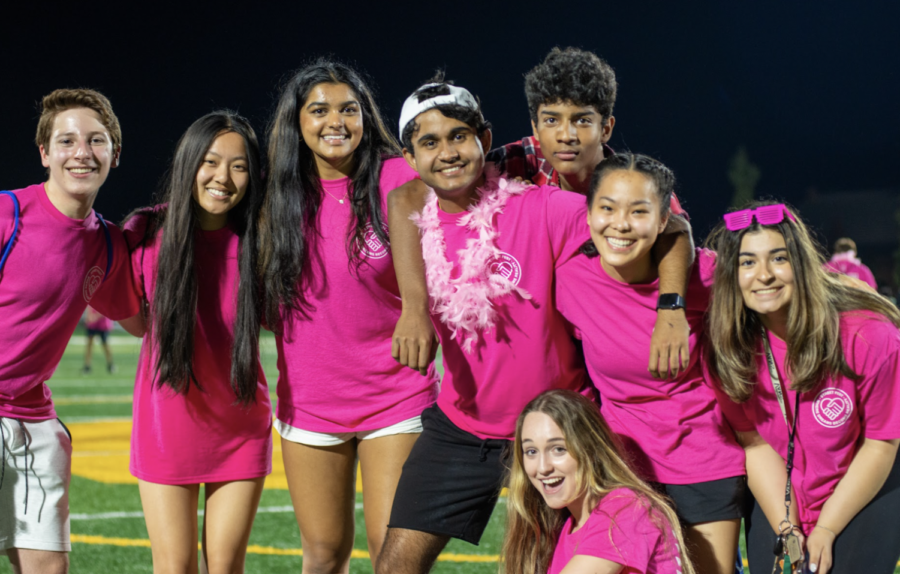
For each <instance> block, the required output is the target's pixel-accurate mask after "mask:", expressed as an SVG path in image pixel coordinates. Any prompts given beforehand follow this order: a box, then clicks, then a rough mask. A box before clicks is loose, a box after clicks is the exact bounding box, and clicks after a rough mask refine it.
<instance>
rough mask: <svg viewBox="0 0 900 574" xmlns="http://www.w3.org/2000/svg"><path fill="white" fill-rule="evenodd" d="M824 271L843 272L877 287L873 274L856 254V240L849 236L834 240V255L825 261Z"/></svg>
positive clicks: (873, 287)
mask: <svg viewBox="0 0 900 574" xmlns="http://www.w3.org/2000/svg"><path fill="white" fill-rule="evenodd" d="M825 270H826V271H833V272H835V273H843V274H844V275H846V276H848V277H853V278H854V279H859V280H860V281H863V282H865V283H866V284H867V285H868V286H869V287H871V288H872V289H878V284H877V283H875V275H873V274H872V270H871V269H869V268H868V267H867V266H866V265H865V264H864V263H863V262H862V261H861V260H860V259H859V257H857V255H856V242H855V241H853V240H852V239H850V238H849V237H841V238H840V239H838V240H837V241H835V242H834V255H832V256H831V259H829V260H828V262H827V263H825Z"/></svg>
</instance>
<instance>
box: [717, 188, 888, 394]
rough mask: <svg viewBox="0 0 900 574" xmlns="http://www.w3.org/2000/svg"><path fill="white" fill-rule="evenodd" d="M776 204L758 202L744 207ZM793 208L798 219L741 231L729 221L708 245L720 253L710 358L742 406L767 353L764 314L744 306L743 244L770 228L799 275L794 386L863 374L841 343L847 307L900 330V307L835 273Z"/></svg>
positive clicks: (790, 367) (790, 353) (793, 325)
mask: <svg viewBox="0 0 900 574" xmlns="http://www.w3.org/2000/svg"><path fill="white" fill-rule="evenodd" d="M775 204H776V202H774V201H754V202H752V203H750V204H748V205H747V206H745V207H744V208H743V209H753V208H756V207H759V206H761V205H775ZM787 209H790V208H787ZM790 211H791V213H792V214H794V217H795V218H796V221H793V220H791V219H790V218H788V217H785V218H784V220H783V221H782V222H781V223H776V224H773V225H762V224H760V223H758V222H756V220H754V222H753V224H752V225H750V226H749V227H747V228H746V229H741V230H740V231H729V230H728V229H727V228H726V227H725V223H724V222H722V223H720V224H719V225H718V226H716V228H715V229H713V231H712V233H711V234H710V236H709V237H708V238H707V240H706V245H707V247H709V248H710V249H713V250H714V251H715V252H716V253H717V255H718V259H717V262H716V271H715V282H714V284H713V288H712V296H711V300H710V305H709V311H708V312H707V316H706V320H707V324H708V329H707V334H708V337H709V342H710V344H709V345H707V351H706V361H707V365H708V367H709V370H710V373H711V374H712V375H713V376H714V377H715V378H716V379H718V380H719V381H720V382H721V385H722V388H723V390H724V391H725V392H726V393H727V394H728V396H729V397H731V398H732V400H734V401H736V402H739V403H740V402H744V401H746V400H747V399H749V398H750V396H751V395H752V394H753V389H754V387H755V385H756V380H757V370H758V368H759V360H760V353H761V352H762V340H761V338H762V332H763V331H762V323H761V321H760V319H759V315H758V314H757V313H756V312H754V311H752V310H750V309H748V308H747V307H746V305H744V298H743V295H742V294H741V288H740V285H739V283H738V272H739V269H738V263H739V259H740V250H741V241H742V240H743V238H744V236H745V235H747V234H748V233H757V232H759V231H762V230H763V229H770V230H772V231H777V232H778V233H780V234H781V235H782V236H783V237H784V243H785V246H786V247H787V253H788V261H789V262H790V264H791V268H792V270H793V272H794V289H793V291H792V296H791V301H790V307H789V308H788V320H787V348H788V350H787V357H786V361H785V362H786V371H787V376H788V377H789V378H790V380H791V385H790V389H791V390H795V391H799V392H806V391H810V390H812V389H814V388H816V387H817V386H818V385H819V384H820V383H823V382H824V381H826V380H828V379H829V378H832V377H841V376H843V377H848V378H851V379H858V378H859V375H858V374H857V373H854V372H853V370H852V369H851V368H850V366H849V365H848V364H847V361H846V359H845V358H844V351H843V349H842V347H841V333H840V321H841V316H840V314H841V313H842V312H844V311H860V310H867V311H874V312H875V313H879V314H881V315H884V317H886V318H887V320H890V321H891V322H892V323H893V324H894V325H896V326H898V327H900V312H898V310H897V308H896V307H895V306H894V305H892V304H891V302H890V301H888V300H887V299H885V298H884V297H882V296H881V295H878V294H876V293H872V292H870V291H866V290H863V289H855V288H853V287H848V286H846V285H844V284H843V283H841V282H840V281H839V280H838V279H837V275H836V274H834V273H829V272H827V271H825V270H824V268H823V264H824V262H825V260H824V258H823V257H822V255H821V253H822V250H821V249H819V247H818V244H817V242H816V240H815V239H814V238H813V236H812V235H811V234H810V232H809V230H808V229H807V227H806V225H805V224H804V223H803V221H802V220H801V219H800V217H799V215H797V212H796V211H794V210H792V209H791V210H790Z"/></svg>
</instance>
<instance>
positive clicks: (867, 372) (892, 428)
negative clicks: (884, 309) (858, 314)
mask: <svg viewBox="0 0 900 574" xmlns="http://www.w3.org/2000/svg"><path fill="white" fill-rule="evenodd" d="M851 346H852V350H851V351H850V355H851V356H850V357H847V360H848V362H849V363H850V365H851V368H853V370H854V371H856V373H857V374H860V375H862V380H860V381H859V382H858V383H857V385H856V387H857V389H858V390H857V393H858V395H857V406H858V408H859V415H860V420H861V421H862V433H863V436H865V437H866V438H870V439H875V440H893V439H898V438H900V333H898V331H897V328H896V327H894V326H893V324H891V323H889V322H888V321H886V320H881V319H871V320H869V321H866V322H865V324H864V325H863V326H862V328H861V329H860V330H859V331H858V332H857V333H855V334H854V336H853V341H852V342H851Z"/></svg>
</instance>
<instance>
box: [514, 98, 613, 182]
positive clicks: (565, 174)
mask: <svg viewBox="0 0 900 574" xmlns="http://www.w3.org/2000/svg"><path fill="white" fill-rule="evenodd" d="M614 123H615V120H614V119H613V118H608V120H607V121H605V122H604V121H603V116H601V115H600V113H599V112H598V111H597V109H596V108H594V106H578V105H575V104H572V103H561V102H559V103H555V104H542V105H541V106H540V107H538V112H537V123H534V122H532V124H531V126H532V129H533V130H534V137H535V138H537V140H538V141H539V142H540V144H541V152H542V153H543V155H544V157H545V158H546V159H547V161H549V162H550V165H551V166H553V169H555V170H556V171H557V172H559V174H560V176H562V178H563V181H561V183H562V182H564V181H566V180H569V179H571V180H573V181H584V180H590V176H591V174H592V173H593V172H594V168H595V167H597V164H598V163H600V162H601V161H603V144H604V143H606V142H607V141H609V138H610V136H611V135H612V128H613V125H614ZM567 187H569V188H570V189H571V186H567Z"/></svg>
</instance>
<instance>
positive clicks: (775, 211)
mask: <svg viewBox="0 0 900 574" xmlns="http://www.w3.org/2000/svg"><path fill="white" fill-rule="evenodd" d="M786 212H787V210H786V209H785V208H784V206H783V205H763V206H760V207H757V208H756V220H757V221H758V222H760V223H761V224H763V225H773V224H775V223H781V222H782V221H784V214H785V213H786Z"/></svg>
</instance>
